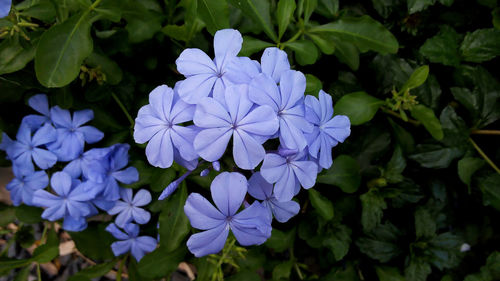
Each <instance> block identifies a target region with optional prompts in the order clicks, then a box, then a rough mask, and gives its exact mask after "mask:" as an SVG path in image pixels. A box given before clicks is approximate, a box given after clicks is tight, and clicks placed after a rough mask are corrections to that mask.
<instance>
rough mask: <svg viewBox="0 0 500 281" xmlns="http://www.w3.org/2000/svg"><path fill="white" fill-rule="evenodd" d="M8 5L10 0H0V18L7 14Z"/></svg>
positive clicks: (10, 4) (8, 10)
mask: <svg viewBox="0 0 500 281" xmlns="http://www.w3.org/2000/svg"><path fill="white" fill-rule="evenodd" d="M10 6H12V0H0V18H4V17H6V16H8V15H9V12H10Z"/></svg>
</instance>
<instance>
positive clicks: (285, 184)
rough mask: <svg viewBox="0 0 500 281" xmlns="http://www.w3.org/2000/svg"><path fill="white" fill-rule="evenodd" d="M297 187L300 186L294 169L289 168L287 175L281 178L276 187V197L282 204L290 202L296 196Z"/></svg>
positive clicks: (284, 174)
mask: <svg viewBox="0 0 500 281" xmlns="http://www.w3.org/2000/svg"><path fill="white" fill-rule="evenodd" d="M297 185H299V181H297V178H296V177H295V174H294V173H293V171H292V169H290V168H289V167H288V166H287V169H286V170H285V173H283V174H282V175H281V178H280V179H279V180H278V181H277V182H276V184H275V185H274V196H275V197H276V199H278V201H280V202H285V201H290V200H292V198H293V196H294V195H295V188H296V186H297ZM299 188H300V185H299Z"/></svg>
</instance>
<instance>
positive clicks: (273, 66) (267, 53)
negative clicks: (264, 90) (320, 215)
mask: <svg viewBox="0 0 500 281" xmlns="http://www.w3.org/2000/svg"><path fill="white" fill-rule="evenodd" d="M260 63H261V69H262V73H264V74H267V75H268V76H269V77H271V78H273V80H274V82H276V83H279V82H280V78H281V74H282V73H283V72H285V71H287V70H290V62H288V56H287V54H286V53H285V51H283V50H280V49H278V48H275V47H272V48H267V49H265V50H264V53H262V57H261V59H260Z"/></svg>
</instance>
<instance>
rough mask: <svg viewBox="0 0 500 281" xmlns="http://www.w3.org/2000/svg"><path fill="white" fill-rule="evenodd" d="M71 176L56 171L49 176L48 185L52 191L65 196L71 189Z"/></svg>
mask: <svg viewBox="0 0 500 281" xmlns="http://www.w3.org/2000/svg"><path fill="white" fill-rule="evenodd" d="M71 182H72V179H71V176H70V175H68V174H67V173H65V172H56V173H54V174H53V175H52V177H51V178H50V185H51V187H52V189H54V191H55V192H56V193H57V194H59V195H61V196H66V195H68V194H69V192H70V190H71Z"/></svg>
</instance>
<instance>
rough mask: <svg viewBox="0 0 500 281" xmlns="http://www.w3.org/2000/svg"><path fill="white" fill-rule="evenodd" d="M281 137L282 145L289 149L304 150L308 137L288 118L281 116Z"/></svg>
mask: <svg viewBox="0 0 500 281" xmlns="http://www.w3.org/2000/svg"><path fill="white" fill-rule="evenodd" d="M279 124H280V131H279V138H280V143H281V145H283V146H285V147H286V148H289V149H297V150H303V149H304V148H305V147H306V145H307V141H306V137H305V136H304V133H302V131H301V130H299V129H298V128H297V127H295V124H293V123H291V122H290V121H289V120H288V119H287V118H280V123H279Z"/></svg>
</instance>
